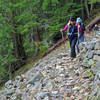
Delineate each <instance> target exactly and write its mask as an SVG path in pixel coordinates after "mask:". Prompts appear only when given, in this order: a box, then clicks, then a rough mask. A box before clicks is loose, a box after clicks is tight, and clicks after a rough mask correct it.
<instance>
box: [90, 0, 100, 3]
mask: <svg viewBox="0 0 100 100" xmlns="http://www.w3.org/2000/svg"><path fill="white" fill-rule="evenodd" d="M97 2H100V0H90V2H89V3H90V4H94V3H97Z"/></svg>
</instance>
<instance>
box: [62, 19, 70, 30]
mask: <svg viewBox="0 0 100 100" xmlns="http://www.w3.org/2000/svg"><path fill="white" fill-rule="evenodd" d="M69 25H70V21H69V22H68V24H67V25H66V26H65V27H64V29H61V30H60V31H61V32H65V31H66V30H67V29H68V27H69Z"/></svg>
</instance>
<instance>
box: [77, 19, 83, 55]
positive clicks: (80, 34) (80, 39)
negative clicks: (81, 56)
mask: <svg viewBox="0 0 100 100" xmlns="http://www.w3.org/2000/svg"><path fill="white" fill-rule="evenodd" d="M76 25H77V30H78V40H77V44H76V47H77V52H78V53H79V52H80V50H79V47H78V45H79V43H81V42H84V31H85V26H84V24H83V22H82V19H81V18H80V17H78V18H77V21H76Z"/></svg>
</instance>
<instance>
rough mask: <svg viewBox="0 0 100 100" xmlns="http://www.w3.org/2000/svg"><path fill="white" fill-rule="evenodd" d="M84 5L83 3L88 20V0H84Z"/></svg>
mask: <svg viewBox="0 0 100 100" xmlns="http://www.w3.org/2000/svg"><path fill="white" fill-rule="evenodd" d="M84 3H85V8H86V12H87V17H88V18H89V16H90V12H89V8H88V0H85V2H84Z"/></svg>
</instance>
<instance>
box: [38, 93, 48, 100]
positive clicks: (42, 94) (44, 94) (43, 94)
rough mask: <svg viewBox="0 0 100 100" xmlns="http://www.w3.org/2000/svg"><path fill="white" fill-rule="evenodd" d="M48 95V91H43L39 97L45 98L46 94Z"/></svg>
mask: <svg viewBox="0 0 100 100" xmlns="http://www.w3.org/2000/svg"><path fill="white" fill-rule="evenodd" d="M48 95H49V93H48V92H43V93H41V94H40V96H39V97H40V98H41V99H44V98H45V97H46V96H48Z"/></svg>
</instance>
